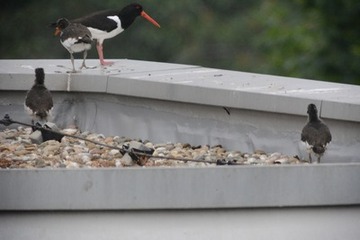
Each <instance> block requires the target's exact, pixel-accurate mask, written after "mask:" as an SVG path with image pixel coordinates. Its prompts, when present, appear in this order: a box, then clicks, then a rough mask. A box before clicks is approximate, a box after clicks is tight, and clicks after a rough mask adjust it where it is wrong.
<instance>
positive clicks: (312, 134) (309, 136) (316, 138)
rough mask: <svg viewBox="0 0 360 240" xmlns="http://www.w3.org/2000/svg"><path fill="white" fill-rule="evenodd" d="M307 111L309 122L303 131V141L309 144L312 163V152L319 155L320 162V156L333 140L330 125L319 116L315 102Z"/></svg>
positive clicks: (318, 160)
mask: <svg viewBox="0 0 360 240" xmlns="http://www.w3.org/2000/svg"><path fill="white" fill-rule="evenodd" d="M307 113H308V116H309V117H308V122H307V123H306V125H305V126H304V128H303V130H302V132H301V141H303V142H304V143H305V144H306V146H307V149H308V151H309V161H310V163H311V162H312V158H311V154H312V153H313V154H315V156H317V158H318V159H317V162H318V163H320V158H321V157H322V155H323V154H324V153H325V150H326V147H327V145H328V144H329V143H330V142H331V133H330V130H329V128H328V126H326V124H325V123H324V122H323V121H322V120H321V119H320V118H319V116H318V110H317V108H316V106H315V104H312V103H311V104H309V105H308V109H307Z"/></svg>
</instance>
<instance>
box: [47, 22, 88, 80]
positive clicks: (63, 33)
mask: <svg viewBox="0 0 360 240" xmlns="http://www.w3.org/2000/svg"><path fill="white" fill-rule="evenodd" d="M52 26H53V27H55V35H56V36H57V35H60V42H61V44H62V45H63V46H64V47H65V48H66V49H67V50H68V51H69V53H70V57H71V63H72V66H73V70H72V72H73V73H76V72H77V71H76V70H75V64H74V55H73V54H74V53H78V52H84V58H83V62H82V64H81V67H80V69H82V68H84V67H85V68H87V66H86V64H85V60H86V57H87V51H88V50H90V48H91V43H92V41H93V40H92V37H91V32H90V31H89V29H87V27H85V26H84V25H82V24H80V23H70V22H69V20H67V19H66V18H60V19H58V20H57V21H56V23H53V24H52Z"/></svg>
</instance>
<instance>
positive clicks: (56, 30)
mask: <svg viewBox="0 0 360 240" xmlns="http://www.w3.org/2000/svg"><path fill="white" fill-rule="evenodd" d="M60 33H61V29H60V28H59V27H56V28H55V33H54V35H55V36H57V35H59V34H60Z"/></svg>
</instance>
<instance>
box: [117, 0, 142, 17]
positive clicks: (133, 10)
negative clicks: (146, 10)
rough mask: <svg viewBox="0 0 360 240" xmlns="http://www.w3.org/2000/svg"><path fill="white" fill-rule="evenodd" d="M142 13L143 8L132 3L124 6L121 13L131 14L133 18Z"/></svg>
mask: <svg viewBox="0 0 360 240" xmlns="http://www.w3.org/2000/svg"><path fill="white" fill-rule="evenodd" d="M142 11H143V7H142V6H141V5H140V4H138V3H132V4H129V5H127V6H125V7H124V8H123V9H122V10H121V12H124V13H125V12H127V13H129V14H133V15H134V16H136V17H137V16H140V15H141V12H142Z"/></svg>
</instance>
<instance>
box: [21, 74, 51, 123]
mask: <svg viewBox="0 0 360 240" xmlns="http://www.w3.org/2000/svg"><path fill="white" fill-rule="evenodd" d="M44 80H45V73H44V69H43V68H36V69H35V83H34V85H33V86H32V88H31V89H30V90H29V91H28V92H27V94H26V98H25V104H24V105H25V110H26V112H27V113H28V114H29V115H30V116H31V118H32V121H31V122H32V124H34V122H35V121H36V122H39V123H40V124H41V125H43V124H44V123H46V122H47V121H48V118H49V116H51V110H52V109H53V106H54V104H53V99H52V96H51V93H50V91H49V90H48V89H47V88H46V87H45V84H44Z"/></svg>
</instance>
